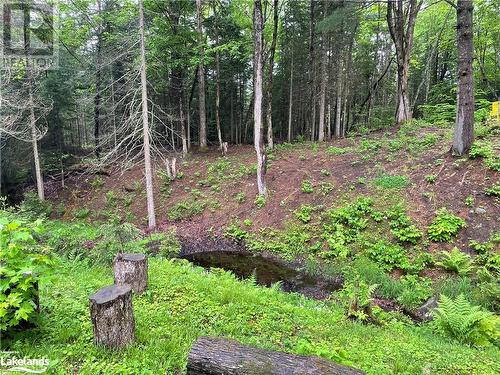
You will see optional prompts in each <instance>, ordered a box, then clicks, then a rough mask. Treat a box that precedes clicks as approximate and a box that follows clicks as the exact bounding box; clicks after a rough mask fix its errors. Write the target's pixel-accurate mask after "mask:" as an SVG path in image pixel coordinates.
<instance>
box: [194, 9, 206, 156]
mask: <svg viewBox="0 0 500 375" xmlns="http://www.w3.org/2000/svg"><path fill="white" fill-rule="evenodd" d="M196 20H197V31H198V42H199V44H200V51H201V52H200V53H201V58H200V64H199V66H198V81H199V85H198V89H199V99H198V100H199V112H200V132H199V137H200V149H201V150H205V149H206V148H207V115H206V109H205V68H204V66H203V58H204V48H203V30H202V27H201V0H196Z"/></svg>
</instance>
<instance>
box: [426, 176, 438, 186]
mask: <svg viewBox="0 0 500 375" xmlns="http://www.w3.org/2000/svg"><path fill="white" fill-rule="evenodd" d="M436 180H437V176H436V175H434V174H428V175H426V176H425V181H427V182H428V183H430V184H433V183H434V182H436Z"/></svg>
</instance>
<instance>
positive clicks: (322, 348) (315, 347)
mask: <svg viewBox="0 0 500 375" xmlns="http://www.w3.org/2000/svg"><path fill="white" fill-rule="evenodd" d="M295 351H296V352H297V353H298V354H302V355H314V356H318V357H323V358H326V359H329V360H331V361H334V362H337V363H340V364H342V365H346V366H349V365H352V362H351V361H349V360H348V359H347V357H348V356H347V352H346V351H345V350H343V349H342V348H338V347H335V348H333V349H332V348H331V347H330V346H329V345H328V344H327V343H317V342H315V343H311V342H310V341H309V340H305V339H299V340H298V341H297V346H296V347H295Z"/></svg>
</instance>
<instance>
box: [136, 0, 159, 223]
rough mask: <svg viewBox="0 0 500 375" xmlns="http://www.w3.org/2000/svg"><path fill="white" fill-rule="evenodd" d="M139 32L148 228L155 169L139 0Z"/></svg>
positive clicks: (151, 219) (152, 218) (152, 212)
mask: <svg viewBox="0 0 500 375" xmlns="http://www.w3.org/2000/svg"><path fill="white" fill-rule="evenodd" d="M139 33H140V39H141V69H140V70H141V93H142V132H143V144H144V174H145V176H146V200H147V206H148V228H149V229H154V228H155V227H156V217H155V203H154V195H153V171H152V168H151V149H150V148H151V146H150V143H149V142H150V141H149V111H148V91H147V80H146V46H145V42H144V4H143V0H139Z"/></svg>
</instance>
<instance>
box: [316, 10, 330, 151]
mask: <svg viewBox="0 0 500 375" xmlns="http://www.w3.org/2000/svg"><path fill="white" fill-rule="evenodd" d="M328 1H329V0H324V1H323V7H324V9H323V12H324V14H323V19H324V20H325V19H326V17H327V14H328ZM326 39H327V35H326V32H323V48H322V56H321V89H320V100H319V125H318V126H319V128H318V141H319V142H323V141H324V140H325V105H326V84H327V79H328V75H327V72H326V66H327V64H328V47H327V42H326Z"/></svg>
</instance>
